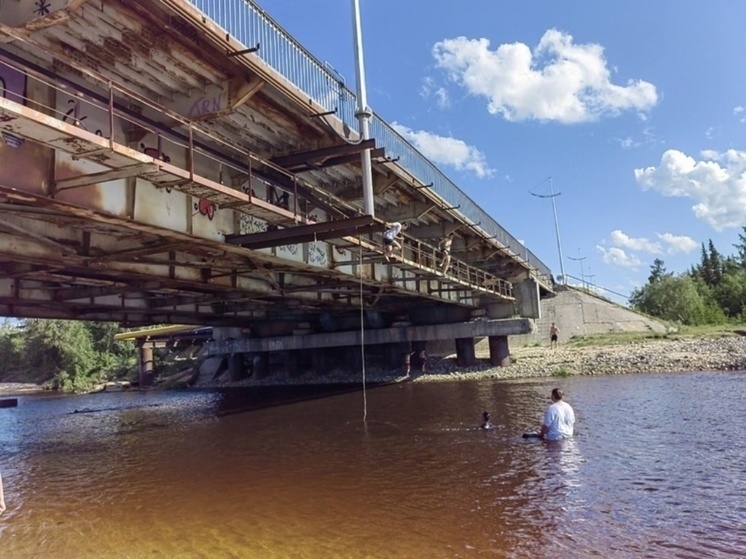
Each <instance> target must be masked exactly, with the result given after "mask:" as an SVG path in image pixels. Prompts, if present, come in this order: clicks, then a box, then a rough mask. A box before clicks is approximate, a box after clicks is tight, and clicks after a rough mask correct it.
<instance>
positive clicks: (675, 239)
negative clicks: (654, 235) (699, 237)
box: [658, 233, 699, 254]
mask: <svg viewBox="0 0 746 559" xmlns="http://www.w3.org/2000/svg"><path fill="white" fill-rule="evenodd" d="M658 238H659V239H660V240H661V241H663V242H664V243H666V244H667V245H668V248H666V252H667V253H668V254H676V253H678V252H692V251H693V250H695V249H697V248H698V247H699V244H698V243H697V241H695V240H694V239H692V238H691V237H687V236H686V235H673V234H671V233H658Z"/></svg>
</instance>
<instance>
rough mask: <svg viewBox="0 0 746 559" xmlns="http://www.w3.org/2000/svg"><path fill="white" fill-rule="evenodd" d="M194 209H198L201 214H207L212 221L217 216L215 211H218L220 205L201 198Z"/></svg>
mask: <svg viewBox="0 0 746 559" xmlns="http://www.w3.org/2000/svg"><path fill="white" fill-rule="evenodd" d="M194 209H195V210H197V211H198V212H199V213H200V215H206V216H207V219H209V220H210V221H212V218H213V217H215V212H217V211H218V207H217V206H216V205H215V204H213V203H212V202H210V201H209V200H205V199H204V198H200V199H199V202H198V203H196V204H194Z"/></svg>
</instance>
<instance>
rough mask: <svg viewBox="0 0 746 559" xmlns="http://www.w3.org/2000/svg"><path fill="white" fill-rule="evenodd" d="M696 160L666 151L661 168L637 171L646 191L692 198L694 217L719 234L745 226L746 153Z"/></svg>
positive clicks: (706, 155) (712, 153)
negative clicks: (722, 231)
mask: <svg viewBox="0 0 746 559" xmlns="http://www.w3.org/2000/svg"><path fill="white" fill-rule="evenodd" d="M700 156H701V157H702V160H700V161H697V160H695V159H694V158H693V157H690V156H688V155H686V154H684V153H682V152H680V151H678V150H673V149H671V150H667V151H666V152H665V153H663V155H662V156H661V162H660V165H659V166H658V167H646V168H644V169H635V179H636V180H637V183H638V184H639V185H640V186H641V187H642V188H643V189H645V190H647V189H651V190H654V191H656V192H659V193H660V194H662V195H663V196H676V197H685V198H691V199H692V200H694V202H695V204H694V205H693V206H692V211H693V212H694V215H695V216H696V217H697V218H698V219H700V220H702V221H704V222H705V223H707V224H708V225H710V226H711V227H712V228H713V229H715V230H716V231H721V230H723V229H725V228H728V227H742V226H743V224H744V223H746V152H744V151H738V150H734V149H730V150H728V151H726V152H724V153H718V152H715V151H704V152H702V153H701V154H700Z"/></svg>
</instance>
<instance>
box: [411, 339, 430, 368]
mask: <svg viewBox="0 0 746 559" xmlns="http://www.w3.org/2000/svg"><path fill="white" fill-rule="evenodd" d="M411 363H412V370H414V371H420V372H422V373H424V372H425V371H427V342H426V341H420V342H412V357H411Z"/></svg>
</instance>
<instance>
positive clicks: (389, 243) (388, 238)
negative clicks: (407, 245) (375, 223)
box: [383, 221, 409, 261]
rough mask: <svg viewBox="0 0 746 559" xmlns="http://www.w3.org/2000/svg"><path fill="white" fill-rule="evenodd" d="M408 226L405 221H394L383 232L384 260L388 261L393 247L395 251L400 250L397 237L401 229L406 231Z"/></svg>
mask: <svg viewBox="0 0 746 559" xmlns="http://www.w3.org/2000/svg"><path fill="white" fill-rule="evenodd" d="M408 227H409V225H408V224H407V223H399V222H398V221H395V222H394V223H392V224H390V225H389V228H388V229H386V231H384V232H383V250H384V252H385V256H386V260H387V261H388V260H389V259H390V257H391V254H392V253H393V251H394V249H396V251H397V252H399V251H400V250H401V244H400V243H399V241H397V237H399V236H400V235H401V232H402V231H406V229H407V228H408Z"/></svg>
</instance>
